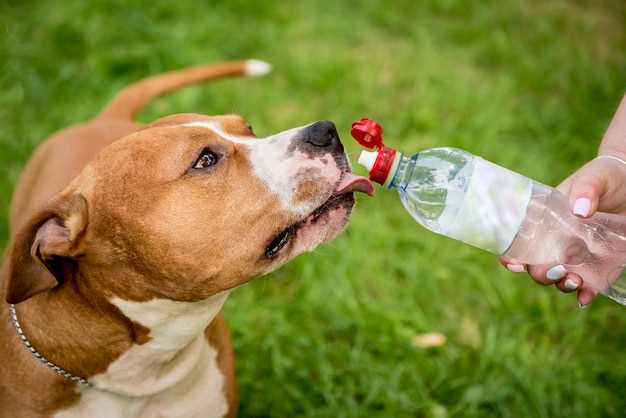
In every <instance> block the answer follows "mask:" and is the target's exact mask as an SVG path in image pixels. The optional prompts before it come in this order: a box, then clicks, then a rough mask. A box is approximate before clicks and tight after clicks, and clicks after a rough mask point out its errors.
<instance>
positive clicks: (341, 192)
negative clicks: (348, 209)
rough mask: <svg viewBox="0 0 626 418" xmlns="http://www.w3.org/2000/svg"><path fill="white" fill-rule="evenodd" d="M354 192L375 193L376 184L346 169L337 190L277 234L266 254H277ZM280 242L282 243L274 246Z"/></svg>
mask: <svg viewBox="0 0 626 418" xmlns="http://www.w3.org/2000/svg"><path fill="white" fill-rule="evenodd" d="M354 192H360V193H366V194H368V195H370V196H372V195H373V194H374V186H373V184H372V182H371V181H370V180H369V179H368V178H366V177H362V176H357V175H355V174H353V173H352V172H350V171H345V172H344V173H343V175H342V176H341V179H340V180H339V184H338V185H337V186H336V187H335V191H334V192H333V193H332V194H331V195H330V196H329V197H328V199H327V200H326V201H325V202H324V203H323V204H322V205H321V206H319V207H318V208H316V209H315V210H314V211H312V212H311V213H309V214H308V215H307V216H306V217H304V218H303V219H301V220H300V221H299V222H296V223H295V224H292V225H290V226H289V227H287V228H285V229H283V230H282V231H281V232H280V233H279V234H277V235H276V236H275V237H274V238H273V239H272V241H271V243H270V244H269V245H268V246H267V248H266V249H265V255H266V257H268V258H273V257H274V256H275V255H277V254H278V253H280V252H281V250H282V248H283V247H285V246H286V243H287V242H288V241H289V240H290V239H291V237H293V236H294V235H296V234H297V232H298V230H299V229H300V228H301V227H302V226H304V225H307V224H310V223H314V222H315V221H316V220H317V219H318V218H320V217H321V216H323V215H325V214H326V213H328V212H330V210H331V209H333V208H334V207H335V206H336V205H340V202H341V201H342V200H344V199H345V198H347V197H348V196H352V194H353V193H354ZM277 242H279V243H280V244H278V245H280V246H279V247H277V248H274V247H275V245H274V244H277Z"/></svg>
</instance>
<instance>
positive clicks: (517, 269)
mask: <svg viewBox="0 0 626 418" xmlns="http://www.w3.org/2000/svg"><path fill="white" fill-rule="evenodd" d="M506 268H507V269H508V270H509V271H512V272H513V273H523V272H525V271H526V267H524V265H523V264H507V265H506Z"/></svg>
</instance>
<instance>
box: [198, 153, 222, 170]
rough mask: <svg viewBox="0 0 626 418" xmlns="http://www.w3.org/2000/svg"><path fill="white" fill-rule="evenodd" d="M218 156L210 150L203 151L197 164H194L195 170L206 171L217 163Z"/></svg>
mask: <svg viewBox="0 0 626 418" xmlns="http://www.w3.org/2000/svg"><path fill="white" fill-rule="evenodd" d="M217 160H218V158H217V155H215V154H214V153H213V152H211V151H210V150H208V149H205V150H203V151H202V153H201V154H200V156H199V157H198V159H197V160H196V162H195V163H193V168H194V170H205V169H207V168H209V167H211V166H213V165H215V164H216V163H217Z"/></svg>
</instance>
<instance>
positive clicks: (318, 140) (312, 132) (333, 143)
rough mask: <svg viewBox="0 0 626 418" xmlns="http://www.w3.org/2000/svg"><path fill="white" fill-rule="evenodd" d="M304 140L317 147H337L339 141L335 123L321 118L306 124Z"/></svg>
mask: <svg viewBox="0 0 626 418" xmlns="http://www.w3.org/2000/svg"><path fill="white" fill-rule="evenodd" d="M303 139H304V142H306V143H307V144H311V145H312V146H314V147H317V148H339V147H340V146H341V142H340V141H339V135H338V134H337V128H335V124H334V123H332V122H331V121H329V120H321V121H319V122H315V123H314V124H312V125H310V126H308V127H307V128H306V131H305V132H304V138H303Z"/></svg>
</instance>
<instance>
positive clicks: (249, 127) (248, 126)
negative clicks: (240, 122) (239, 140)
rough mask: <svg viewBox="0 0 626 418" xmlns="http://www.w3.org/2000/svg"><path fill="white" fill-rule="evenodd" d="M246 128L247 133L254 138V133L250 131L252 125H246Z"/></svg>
mask: <svg viewBox="0 0 626 418" xmlns="http://www.w3.org/2000/svg"><path fill="white" fill-rule="evenodd" d="M246 128H248V132H250V134H252V135H253V136H254V131H253V130H252V125H246Z"/></svg>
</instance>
